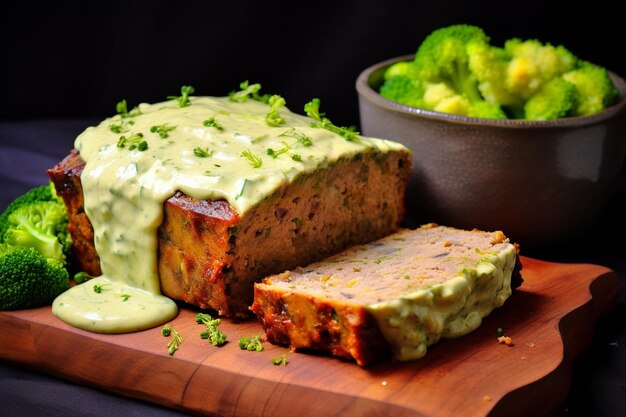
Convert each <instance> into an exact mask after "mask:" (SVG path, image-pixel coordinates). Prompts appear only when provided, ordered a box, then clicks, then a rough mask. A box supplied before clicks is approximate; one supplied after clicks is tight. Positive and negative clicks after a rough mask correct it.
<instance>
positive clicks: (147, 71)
mask: <svg viewBox="0 0 626 417" xmlns="http://www.w3.org/2000/svg"><path fill="white" fill-rule="evenodd" d="M455 23H470V24H474V25H478V26H480V27H482V28H483V29H484V30H485V32H486V33H487V34H488V35H489V36H490V37H491V38H492V43H494V44H496V45H501V44H502V42H503V41H504V40H505V39H508V38H511V37H520V38H537V39H540V40H542V41H544V42H550V43H552V44H555V45H557V44H562V45H564V46H565V47H567V48H568V49H569V50H570V51H572V52H573V53H575V54H576V55H577V56H578V57H579V58H582V59H586V60H588V61H591V62H594V63H596V64H600V65H603V66H605V67H606V68H607V69H609V70H611V71H614V72H616V73H618V74H620V75H622V76H626V59H625V58H624V56H625V53H626V48H625V47H624V41H625V40H626V36H625V35H624V18H623V14H621V13H618V12H616V11H615V10H614V6H613V5H612V4H610V3H609V2H608V1H606V0H603V1H594V2H587V3H572V2H565V1H537V0H531V1H526V2H519V1H518V2H505V1H482V2H481V1H472V2H461V1H442V0H432V1H429V2H424V1H421V2H420V1H398V0H386V1H317V2H311V1H309V2H296V1H273V2H270V1H257V2H252V1H248V2H242V1H221V2H216V1H176V2H157V1H155V2H137V1H135V2H114V1H109V2H103V1H91V2H89V1H85V2H63V3H62V4H57V2H47V3H44V2H33V1H27V0H22V1H13V0H4V1H3V2H2V6H1V7H0V53H1V54H0V127H1V129H0V149H1V148H3V147H4V149H9V150H10V152H4V153H3V152H0V167H4V168H7V167H10V169H4V170H3V174H2V175H0V192H1V193H2V195H1V197H2V199H1V200H2V201H1V202H2V204H0V209H1V208H3V206H4V205H5V204H6V203H7V202H8V201H10V200H11V199H12V198H13V197H14V196H17V195H18V194H19V193H21V192H23V191H25V189H26V188H27V187H28V186H32V185H33V184H41V183H43V182H44V181H46V180H47V177H46V176H45V173H44V171H43V169H41V167H49V166H52V164H54V163H55V162H56V161H58V160H60V158H62V157H63V156H64V155H65V154H67V151H68V150H69V148H70V147H71V146H72V143H73V139H74V137H75V135H77V134H78V133H80V131H81V130H82V129H84V128H85V127H86V126H87V125H88V123H91V122H94V123H95V122H97V121H99V120H100V119H102V118H104V117H107V116H110V115H112V114H114V113H115V104H116V103H117V102H118V101H119V100H121V99H126V100H127V101H128V102H129V104H130V105H131V106H133V105H135V104H138V103H139V102H143V101H145V102H154V101H161V100H164V99H165V97H166V96H168V95H175V94H178V93H179V89H180V86H181V85H185V84H186V85H193V86H194V87H195V88H196V93H197V94H198V95H226V94H227V93H228V92H229V91H231V90H234V89H237V86H238V84H239V83H240V82H241V81H243V80H246V79H248V80H250V81H251V82H259V83H261V84H262V85H263V91H264V92H271V93H276V94H281V95H282V96H283V97H285V99H286V100H287V106H288V107H289V108H290V109H291V110H294V111H297V112H301V111H302V107H303V105H304V103H306V102H307V101H309V100H310V99H311V98H313V97H319V98H320V99H321V101H322V111H323V112H325V113H326V114H327V115H328V116H329V118H330V119H331V120H333V122H335V123H336V124H341V125H356V126H357V127H358V125H359V115H358V107H357V94H356V90H355V87H354V83H355V81H356V78H357V76H358V75H359V73H360V72H361V71H362V70H363V69H365V68H366V67H368V66H370V65H372V64H374V63H376V62H378V61H381V60H385V59H387V58H391V57H394V56H398V55H404V54H409V53H413V52H415V50H416V48H417V46H418V45H419V43H420V42H421V40H422V39H423V38H424V37H425V36H426V35H428V34H429V33H430V32H432V31H433V30H434V29H436V28H438V27H442V26H446V25H450V24H455ZM36 137H41V138H44V139H45V141H46V143H45V145H46V146H45V147H44V148H45V149H40V148H41V141H38V140H36ZM25 139H28V140H25ZM33 158H34V159H36V160H33ZM32 167H37V168H36V170H35V169H33V168H32ZM622 177H623V178H624V176H622ZM624 184H626V182H624V181H622V187H621V188H620V189H619V190H618V192H617V193H616V194H615V196H614V198H613V200H612V205H611V206H610V209H609V210H608V211H607V213H606V216H605V217H604V218H603V221H602V222H600V224H599V227H598V229H597V230H596V232H595V233H593V234H592V235H591V236H590V237H589V239H590V240H592V241H597V242H599V243H598V245H597V247H598V249H597V250H596V251H593V252H584V251H583V252H581V251H582V249H581V250H576V247H577V245H576V242H573V244H572V246H571V247H568V248H567V249H566V250H564V251H563V252H562V253H550V254H544V255H542V256H539V257H540V258H541V259H545V260H555V261H562V260H563V261H566V260H568V259H579V260H580V259H585V260H587V261H589V262H594V263H599V264H603V265H607V266H609V267H611V268H614V269H615V270H616V271H621V272H620V273H621V274H622V275H621V279H622V295H621V296H620V297H621V298H620V300H621V301H620V305H619V307H618V309H617V311H616V312H615V313H614V314H612V315H611V316H610V317H609V318H607V319H605V320H603V321H601V322H600V323H598V326H597V328H596V333H595V335H594V339H593V341H592V345H591V346H590V349H589V350H588V351H586V352H585V353H583V354H582V355H581V357H580V358H578V359H577V360H576V362H575V363H574V369H573V374H574V379H573V383H572V387H571V394H570V396H569V398H568V401H567V403H566V404H564V406H563V408H562V410H561V411H560V413H559V417H572V416H577V417H578V416H581V417H582V416H584V417H587V416H596V415H598V416H599V415H602V416H611V417H612V416H617V415H620V414H621V413H622V412H623V411H624V410H625V408H624V407H625V406H626V380H625V379H624V378H625V375H626V374H625V373H624V372H623V371H624V366H625V365H624V363H623V357H624V355H623V350H624V347H625V346H626V340H624V335H625V334H626V332H625V327H626V321H624V313H625V312H626V304H625V301H624V297H625V294H626V293H625V292H624V280H623V271H624V258H625V256H624V255H623V253H622V251H623V250H622V249H620V248H619V247H617V246H614V245H610V244H609V243H608V241H607V240H606V239H608V237H609V236H611V234H614V235H616V236H619V235H621V234H623V232H624V220H623V217H624V210H626V192H625V190H626V188H624ZM616 224H617V225H619V226H617V229H616V226H615V225H616ZM587 246H589V245H587ZM581 247H582V246H581ZM605 249H606V250H605ZM2 337H4V336H2ZM616 364H617V365H616ZM616 366H618V368H619V369H617V368H616ZM620 369H621V371H620ZM0 371H1V372H0V387H2V389H3V390H0V399H2V398H6V399H7V400H8V401H12V400H10V399H12V398H16V397H15V396H12V392H15V393H17V397H20V396H22V397H24V402H23V404H29V402H30V403H32V404H33V408H29V413H26V414H31V415H48V416H51V415H56V414H57V413H55V412H51V410H50V409H49V408H48V407H50V402H49V401H46V400H54V398H55V397H58V398H61V399H69V398H70V397H74V396H76V395H78V396H79V397H80V398H77V401H79V402H81V403H88V402H89V401H94V402H96V403H98V404H99V405H96V407H97V408H98V409H99V411H102V413H101V414H103V415H104V414H105V413H107V410H109V409H115V410H118V409H117V408H113V407H114V404H117V403H118V399H117V398H113V399H109V398H108V397H107V398H104V397H103V394H102V393H100V392H98V391H97V390H95V391H88V390H86V389H83V388H81V387H75V386H73V385H68V386H65V385H59V381H57V380H56V379H53V378H50V379H47V378H46V377H44V376H39V375H37V374H36V373H33V374H28V373H22V372H21V371H19V370H17V369H14V368H12V367H2V368H0ZM494 377H496V376H494ZM499 377H502V376H499ZM3 378H4V379H3ZM3 384H5V385H3ZM5 388H6V389H5ZM6 392H8V393H9V394H6ZM27 392H28V394H26V393H27ZM49 392H54V393H61V394H60V395H58V396H55V395H48V393H49ZM77 393H78V394H77ZM36 394H39V395H36ZM3 396H4V397H3ZM3 402H6V401H3ZM69 402H70V403H71V402H73V400H72V401H69ZM35 404H39V405H38V406H37V407H38V408H37V407H35ZM5 405H6V404H5ZM27 407H30V405H27ZM71 407H72V404H68V406H67V407H66V406H65V404H63V406H59V408H60V409H64V410H66V409H71ZM107 407H109V408H107ZM119 409H125V410H126V411H125V413H126V415H135V414H133V413H136V415H139V414H140V413H142V412H144V411H145V412H146V413H147V414H152V415H154V413H158V412H163V413H165V411H164V410H158V409H148V410H143V411H142V410H141V409H139V408H136V407H135V406H133V407H132V408H131V407H130V405H129V403H126V402H121V400H119ZM3 410H4V409H0V415H7V414H3V413H4V412H6V411H7V410H4V411H3ZM36 411H37V412H39V413H38V414H37V413H36ZM108 414H110V415H115V414H116V413H115V412H111V413H108ZM14 415H22V413H21V412H18V413H17V414H14ZM93 415H96V411H95V410H94V414H93Z"/></svg>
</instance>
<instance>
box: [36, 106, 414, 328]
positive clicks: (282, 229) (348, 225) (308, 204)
mask: <svg viewBox="0 0 626 417" xmlns="http://www.w3.org/2000/svg"><path fill="white" fill-rule="evenodd" d="M194 106H195V107H194ZM239 106H241V107H239ZM240 109H241V110H240ZM267 109H268V107H267V105H266V104H263V103H256V102H250V103H249V104H246V103H230V102H229V101H228V100H227V99H225V98H209V97H206V98H200V97H198V98H195V97H192V98H191V105H190V106H186V107H185V108H184V109H179V108H178V106H177V104H176V102H175V101H174V102H164V103H159V104H158V105H141V106H140V107H139V111H138V112H137V114H138V115H137V116H132V117H131V116H129V114H121V115H118V116H115V117H113V118H111V119H108V120H105V121H104V122H102V124H101V125H99V126H96V127H92V128H89V129H87V130H86V131H85V132H84V133H83V134H82V135H81V136H79V139H80V141H79V140H77V142H76V145H77V146H76V149H73V150H72V151H71V152H70V153H69V155H68V156H67V157H66V158H65V159H64V160H63V161H61V162H60V163H59V164H57V165H56V166H55V167H53V168H51V169H50V170H48V175H49V177H50V178H51V180H52V181H53V183H54V185H55V187H56V189H57V192H58V194H59V195H60V196H61V197H62V198H63V200H64V201H65V204H66V207H67V208H68V216H69V231H70V234H71V236H72V238H73V245H74V250H75V255H76V258H77V262H78V264H79V265H80V268H82V269H83V270H84V271H86V272H88V273H90V274H92V275H99V274H101V273H103V270H104V269H106V268H103V265H104V266H106V264H105V263H103V259H102V254H103V251H104V252H107V251H109V247H110V246H114V244H117V240H124V239H126V241H129V240H130V241H131V243H132V239H133V237H134V235H133V233H131V231H129V230H130V228H132V227H134V224H133V219H132V216H131V215H130V214H126V213H125V212H124V211H121V210H120V211H119V212H118V213H113V214H111V213H107V212H104V211H103V209H102V207H109V206H111V207H113V206H114V205H115V204H117V202H116V201H117V200H118V199H120V198H126V199H127V200H129V201H128V202H127V203H128V204H126V203H125V204H126V206H130V207H135V206H139V205H141V204H142V202H141V198H137V197H124V196H125V193H126V191H124V190H123V189H122V188H120V187H122V183H124V184H123V185H124V186H126V184H125V182H129V183H132V181H131V180H126V176H128V173H129V171H132V170H130V169H129V167H131V166H132V167H134V168H133V170H137V169H141V168H137V166H139V167H141V164H143V163H144V161H145V160H146V159H147V156H146V155H148V154H149V152H151V151H154V149H155V148H157V147H159V146H162V147H165V146H175V145H176V144H177V143H182V142H183V141H192V140H196V141H201V142H198V143H201V144H202V145H203V146H202V147H199V146H197V147H196V148H194V152H193V153H191V152H188V151H187V150H186V149H183V148H181V149H182V150H180V153H181V154H182V155H183V156H182V157H181V160H182V161H183V162H181V164H183V163H186V164H196V165H197V164H199V163H205V164H206V165H205V166H206V168H205V171H206V175H204V171H203V174H202V175H200V176H201V177H202V178H200V180H198V181H197V182H194V183H193V184H192V185H190V181H189V179H188V178H187V177H185V179H184V180H181V183H180V184H178V185H181V184H182V185H181V186H180V187H178V188H177V189H173V192H172V193H171V194H170V195H169V196H167V198H165V199H164V200H163V203H162V216H161V217H159V220H160V222H159V224H158V225H157V229H156V236H157V248H156V252H157V256H156V263H157V266H156V270H157V272H158V281H159V290H160V292H161V293H162V294H163V295H166V296H168V297H171V298H173V299H176V300H180V301H184V302H186V303H189V304H191V305H195V306H197V307H200V308H203V309H211V310H215V311H216V312H218V313H219V314H220V315H222V316H228V317H244V316H249V315H250V310H249V306H250V305H251V303H252V301H253V284H254V282H257V281H259V280H260V279H262V278H263V277H264V276H267V275H270V274H275V273H279V272H282V271H285V270H286V269H292V268H295V267H297V266H301V265H306V264H308V263H310V262H314V261H317V260H320V259H322V258H325V257H327V256H330V255H332V254H334V253H337V252H339V251H340V250H343V249H345V248H347V247H349V246H351V245H354V244H361V243H365V242H369V241H372V240H375V239H378V238H381V237H383V236H385V235H388V234H389V233H392V232H394V231H396V230H398V228H399V227H400V224H401V221H402V219H403V216H404V193H405V189H406V183H407V181H408V178H409V176H410V172H411V156H410V151H409V150H408V149H406V148H405V147H403V146H401V145H399V144H395V143H393V142H389V141H383V140H379V139H371V138H361V137H358V136H355V137H354V138H351V141H350V142H347V141H346V140H345V138H342V137H341V136H340V135H338V134H336V133H332V132H330V131H328V130H325V129H323V128H320V127H311V122H312V120H311V119H309V118H307V117H304V116H300V115H297V114H295V113H291V112H289V111H288V110H287V109H286V108H283V109H281V110H280V111H281V113H282V115H283V117H284V120H285V123H284V124H281V125H280V126H279V127H273V128H272V127H268V126H267V125H266V124H265V123H264V118H263V115H264V114H265V113H267V111H268V110H267ZM193 111H196V112H197V114H196V113H193ZM152 114H155V115H157V116H158V117H157V116H155V118H153V119H148V120H145V121H144V120H143V118H147V117H148V116H150V115H152ZM171 115H173V116H171ZM170 117H171V118H170ZM155 120H156V121H155ZM203 121H204V122H203ZM209 121H211V123H207V122H209ZM129 122H132V123H129ZM218 122H219V124H218ZM231 122H232V124H233V125H232V126H233V127H232V128H230V125H229V123H231ZM155 123H159V125H158V126H157V125H155ZM119 126H123V128H124V129H125V130H123V131H122V132H124V131H125V132H126V133H124V134H120V133H119V129H118V128H119ZM164 126H166V127H167V129H169V130H167V129H165V128H163V127H164ZM114 127H115V129H114ZM159 128H163V129H161V132H165V134H161V136H160V137H159V136H157V134H156V133H154V132H157V133H158V132H159ZM115 130H117V132H118V133H116V132H115ZM150 132H153V133H150ZM274 132H276V133H274ZM138 133H140V134H141V135H139V136H137V135H138ZM133 135H134V136H135V137H139V138H142V139H143V140H145V141H146V144H145V145H144V147H145V148H148V149H147V150H146V151H143V150H142V149H137V148H135V149H133V148H131V147H129V146H126V147H125V145H126V144H129V143H131V142H130V141H126V139H130V138H131V137H133ZM177 135H179V136H177ZM105 136H106V137H107V139H106V140H107V141H108V142H106V141H105V143H104V144H102V143H97V144H92V142H93V141H99V140H101V139H100V138H101V137H105ZM191 136H193V137H191ZM164 137H165V138H164ZM303 137H307V138H308V139H309V142H308V143H305V145H306V146H304V145H301V144H298V143H297V142H296V139H297V140H298V141H299V142H300V141H301V139H302V138H303ZM228 141H231V142H237V143H239V142H242V143H244V145H245V147H244V148H243V151H242V150H241V147H239V148H235V150H234V151H231V153H230V154H227V150H228V149H229V148H227V146H226V145H225V144H226V143H227V142H228ZM190 143H192V142H190ZM302 143H304V141H302ZM311 143H312V146H309V145H311ZM115 144H117V146H115ZM277 144H278V145H277ZM88 146H91V147H92V148H93V151H92V152H93V153H92V156H91V157H90V158H91V159H90V158H85V156H87V155H88V153H87V151H86V150H85V149H86V148H87V147H88ZM185 146H188V147H189V149H191V148H192V147H193V146H194V145H193V144H189V145H185ZM205 146H206V148H205ZM270 147H271V148H272V149H270ZM222 148H223V149H224V150H222ZM266 148H267V153H266V152H265V151H266ZM313 148H317V150H315V152H318V154H317V156H315V154H313V151H314V149H313ZM198 149H199V150H198ZM246 151H247V153H246ZM320 152H322V154H321V155H320ZM110 153H114V155H113V156H114V157H112V158H111V161H110V162H107V163H109V164H121V162H119V160H120V159H121V158H125V157H126V156H125V155H131V157H132V158H135V159H133V160H132V161H131V162H130V163H126V162H124V163H126V165H119V166H117V167H116V168H115V171H114V172H115V175H116V177H115V178H113V181H112V182H111V183H109V184H108V185H103V184H102V183H100V182H94V181H93V178H95V177H96V176H97V175H99V173H100V171H101V170H103V169H104V168H101V167H98V166H94V164H95V163H96V161H95V160H97V159H98V158H100V156H101V154H110ZM103 157H104V156H103ZM243 157H245V158H246V159H248V160H249V161H248V162H250V164H252V165H253V167H252V168H250V169H249V172H251V173H247V172H248V171H246V170H245V169H242V168H237V167H236V166H234V165H232V163H231V165H232V166H231V168H230V169H228V166H227V163H225V162H224V161H226V160H228V161H236V160H239V159H244V158H243ZM151 158H153V159H156V158H157V157H156V156H152V157H151ZM218 158H221V159H218ZM314 158H317V159H314ZM86 159H87V160H86ZM137 161H138V162H137ZM261 162H262V164H263V166H261ZM168 163H170V161H169V160H161V161H159V165H158V166H157V165H155V164H153V165H151V166H149V167H148V168H146V172H150V173H151V172H153V171H156V170H163V169H164V168H165V167H166V166H167V164H168ZM90 164H91V168H90V171H89V173H88V175H85V172H86V171H87V169H89V167H90ZM132 164H134V165H132ZM255 164H256V165H255ZM280 164H283V165H280ZM286 164H291V165H286ZM105 165H106V164H105V163H102V166H105ZM155 166H156V168H155ZM181 166H183V165H181ZM185 166H186V165H184V166H183V168H178V170H179V171H184V169H185ZM275 166H280V167H282V168H281V170H282V171H283V172H282V173H281V172H278V174H277V173H276V168H273V167H275ZM120 167H122V168H120ZM266 167H267V168H266ZM285 167H286V168H285ZM300 167H304V168H300ZM270 168H271V169H273V171H269V170H270ZM203 169H204V168H203ZM264 169H266V170H267V171H263V170H264ZM209 170H210V171H211V172H209ZM220 170H222V171H220ZM237 170H240V171H241V172H237ZM296 170H299V171H296ZM232 171H235V172H234V173H233V172H232ZM265 172H269V174H267V175H266V174H265ZM294 172H295V174H294ZM134 174H136V173H135V172H134V171H132V172H131V176H132V175H134ZM176 175H179V174H178V173H177V174H176ZM226 175H231V177H232V178H234V179H233V180H232V181H231V183H236V184H241V185H238V186H237V188H238V189H239V191H238V193H237V194H236V195H233V193H230V194H229V193H222V194H219V193H218V194H210V193H204V187H205V184H206V183H209V182H210V181H213V180H214V178H218V177H220V176H226ZM264 175H266V176H265V177H264ZM136 177H137V178H139V177H138V176H136ZM266 177H267V178H270V180H272V181H274V183H273V184H274V185H272V187H271V188H270V189H269V191H268V192H267V193H266V194H264V195H263V196H261V197H260V198H258V201H255V202H252V203H250V204H248V206H246V207H245V209H242V208H241V207H242V206H241V201H243V200H244V198H241V199H238V198H239V197H240V196H241V195H242V194H244V192H245V193H249V195H251V194H252V192H254V191H256V189H255V188H254V187H256V186H257V185H258V184H259V183H261V182H262V181H266V180H264V178H266ZM134 178H135V177H133V181H135V179H134ZM194 178H195V177H194ZM275 178H279V180H274V179H275ZM86 180H89V181H91V182H88V183H86V182H85V181H86ZM268 181H269V180H268ZM152 182H153V183H155V182H156V181H154V180H152ZM86 184H87V185H86ZM159 184H160V183H159ZM198 184H199V185H198ZM131 185H132V184H131ZM145 189H146V186H143V188H141V189H140V192H139V193H135V194H132V195H133V196H136V195H139V196H141V195H143V194H141V193H143V192H144V191H145ZM97 193H99V195H103V194H106V199H102V197H100V196H97ZM109 194H110V195H109ZM205 195H209V196H210V195H216V196H217V197H209V198H204V196H205ZM87 197H89V198H90V199H91V200H92V203H91V207H89V206H88V204H87V203H88V201H86V200H88V198H87ZM120 217H124V218H126V219H125V221H126V222H127V223H125V225H124V226H123V227H122V228H121V229H122V231H121V232H119V238H114V237H107V238H106V240H105V238H104V237H100V238H98V236H99V235H98V230H95V233H94V229H97V228H96V227H94V222H93V220H94V219H98V224H100V225H101V226H100V228H101V229H103V230H104V231H103V230H101V231H100V233H101V234H102V233H105V234H106V229H107V222H113V221H114V220H116V219H117V218H120ZM127 217H131V219H130V220H129V219H127ZM103 219H108V220H106V221H105V220H103ZM125 228H126V229H129V230H124V229H125ZM125 231H126V232H127V233H126V235H131V236H133V237H130V238H129V237H128V236H124V232H125ZM98 239H100V240H101V244H100V247H99V246H98ZM144 251H145V250H144ZM134 252H137V250H135V249H133V253H131V254H129V255H123V256H120V259H121V261H119V262H110V263H109V264H113V263H117V264H122V263H123V262H129V263H132V262H141V260H142V259H144V257H143V255H142V256H136V254H135V253H134ZM146 255H147V254H146ZM145 259H149V258H148V257H146V258H145ZM146 264H147V266H148V267H149V261H146ZM148 267H146V270H147V271H149V268H148ZM122 269H123V268H122ZM118 270H119V269H118ZM118 270H116V271H118ZM104 272H106V271H104ZM146 274H147V273H146Z"/></svg>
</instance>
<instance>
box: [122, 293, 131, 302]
mask: <svg viewBox="0 0 626 417" xmlns="http://www.w3.org/2000/svg"><path fill="white" fill-rule="evenodd" d="M120 297H122V298H123V300H122V301H128V299H129V298H130V294H120Z"/></svg>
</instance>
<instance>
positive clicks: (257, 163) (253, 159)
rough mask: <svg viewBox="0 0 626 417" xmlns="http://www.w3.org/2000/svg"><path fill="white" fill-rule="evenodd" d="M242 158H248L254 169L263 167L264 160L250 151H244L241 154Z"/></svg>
mask: <svg viewBox="0 0 626 417" xmlns="http://www.w3.org/2000/svg"><path fill="white" fill-rule="evenodd" d="M241 156H243V157H244V158H246V159H247V160H248V162H249V163H250V165H251V166H252V167H253V168H261V165H263V160H262V159H261V158H260V157H258V156H256V155H254V154H253V153H252V152H251V151H250V149H246V150H245V151H243V152H242V153H241Z"/></svg>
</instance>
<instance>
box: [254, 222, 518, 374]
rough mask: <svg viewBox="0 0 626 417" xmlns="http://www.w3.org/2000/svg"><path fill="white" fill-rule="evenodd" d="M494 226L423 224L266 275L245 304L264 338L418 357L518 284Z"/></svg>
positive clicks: (375, 355)
mask: <svg viewBox="0 0 626 417" xmlns="http://www.w3.org/2000/svg"><path fill="white" fill-rule="evenodd" d="M520 269H521V265H520V264H519V257H518V248H517V246H516V245H513V244H511V243H510V242H509V241H508V239H507V238H506V237H505V236H504V234H503V233H502V232H493V233H491V232H484V231H478V230H472V231H468V230H459V229H455V228H451V227H444V226H437V225H432V224H429V225H424V226H422V227H420V228H418V229H415V230H412V229H411V230H409V229H404V230H400V231H398V232H397V233H395V234H392V235H390V236H387V237H384V238H382V239H380V240H378V241H375V242H372V243H369V244H366V245H358V246H355V247H352V248H349V249H347V250H346V251H343V252H342V253H340V254H337V255H335V256H332V257H329V258H327V259H324V260H322V261H320V262H315V263H312V264H310V265H308V266H306V267H303V268H296V269H294V270H292V271H287V272H284V273H281V274H277V275H274V276H270V277H267V278H265V279H264V280H263V282H262V283H257V284H255V294H254V303H253V305H252V306H251V310H252V311H253V312H254V313H255V314H256V315H257V316H258V317H259V319H260V322H261V324H262V326H263V328H264V330H265V333H266V336H267V339H268V340H269V341H270V342H271V343H274V344H280V345H286V346H290V347H291V348H294V349H307V350H308V349H315V350H322V351H328V352H330V353H331V354H333V355H335V356H338V357H343V358H348V359H351V360H354V361H356V363H357V364H359V365H363V366H364V365H367V364H370V363H372V362H375V361H378V360H382V359H385V358H390V357H392V358H393V359H394V360H399V361H405V360H413V359H417V358H420V357H422V356H424V355H425V354H426V347H427V346H429V345H431V344H433V343H435V342H437V341H438V340H439V339H440V338H441V337H456V336H460V335H463V334H466V333H468V332H470V331H473V330H474V329H476V328H477V327H478V326H479V325H480V323H481V320H482V318H483V317H485V316H486V315H488V314H489V313H490V312H491V311H492V310H493V309H494V308H497V307H500V306H501V305H502V304H503V303H504V301H505V300H506V299H507V298H508V297H509V296H510V295H511V293H512V288H514V287H516V286H518V285H519V284H521V275H520V274H519V271H520Z"/></svg>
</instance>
